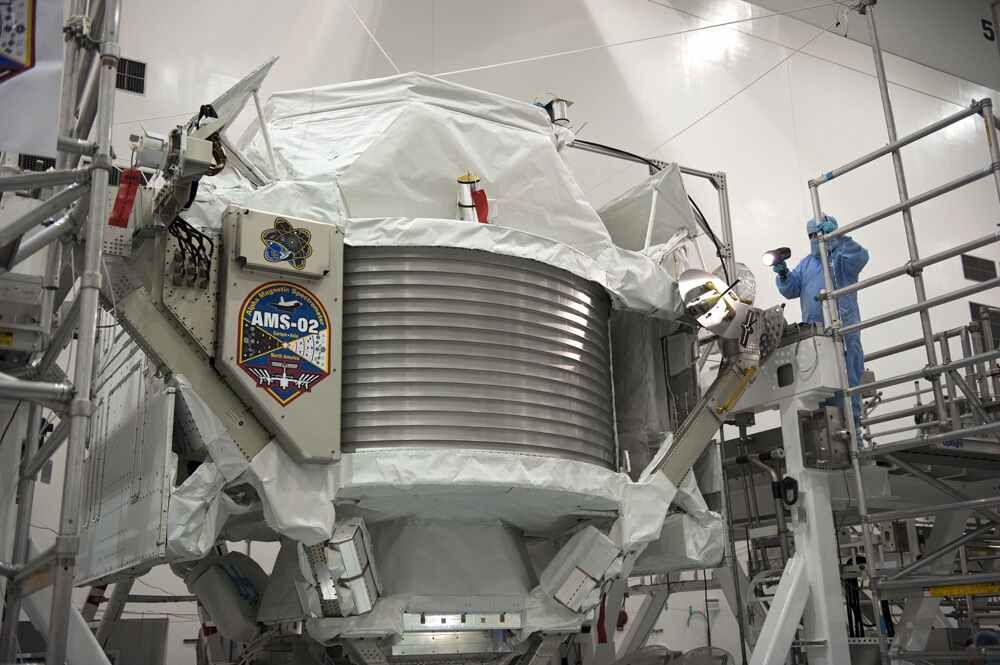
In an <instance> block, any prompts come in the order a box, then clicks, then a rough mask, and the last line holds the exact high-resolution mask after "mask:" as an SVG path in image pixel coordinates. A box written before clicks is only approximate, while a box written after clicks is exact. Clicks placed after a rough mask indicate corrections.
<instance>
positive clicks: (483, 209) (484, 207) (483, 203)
mask: <svg viewBox="0 0 1000 665" xmlns="http://www.w3.org/2000/svg"><path fill="white" fill-rule="evenodd" d="M472 202H473V203H474V204H475V205H476V217H478V218H479V223H480V224H489V218H490V203H489V201H487V200H486V190H483V189H475V190H473V191H472Z"/></svg>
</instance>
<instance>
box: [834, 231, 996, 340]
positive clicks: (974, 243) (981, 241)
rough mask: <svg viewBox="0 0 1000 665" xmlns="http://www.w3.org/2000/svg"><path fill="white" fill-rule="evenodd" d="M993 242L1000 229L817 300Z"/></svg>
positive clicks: (857, 288)
mask: <svg viewBox="0 0 1000 665" xmlns="http://www.w3.org/2000/svg"><path fill="white" fill-rule="evenodd" d="M995 242H1000V228H998V229H997V230H996V231H994V232H993V233H990V234H988V235H985V236H983V237H981V238H976V239H975V240H970V241H969V242H966V243H962V244H961V245H956V246H955V247H952V248H951V249H946V250H945V251H943V252H938V253H937V254H932V255H931V256H928V257H926V258H923V259H920V260H919V261H911V262H907V263H906V264H904V265H901V266H899V267H898V268H893V269H892V270H887V271H886V272H884V273H881V274H879V275H875V276H874V277H869V278H868V279H863V280H861V281H858V282H855V283H854V284H848V285H847V286H844V287H842V288H839V289H834V290H833V291H831V292H829V293H827V292H826V291H823V292H822V293H820V295H819V299H820V300H826V299H827V298H839V297H840V296H842V295H847V294H848V293H854V292H855V291H861V290H862V289H867V288H868V287H870V286H875V285H876V284H881V283H882V282H888V281H889V280H890V279H895V278H896V277H902V276H903V275H910V274H913V273H914V272H916V271H918V270H923V269H924V268H926V267H927V266H932V265H934V264H935V263H940V262H941V261H945V260H947V259H950V258H954V257H956V256H959V255H961V254H965V253H966V252H971V251H972V250H974V249H979V248H980V247H985V246H986V245H991V244H993V243H995ZM921 343H923V340H921Z"/></svg>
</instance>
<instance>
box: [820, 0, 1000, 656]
mask: <svg viewBox="0 0 1000 665" xmlns="http://www.w3.org/2000/svg"><path fill="white" fill-rule="evenodd" d="M872 5H874V1H873V0H868V1H866V2H863V3H861V6H860V8H859V11H860V12H861V13H862V14H865V15H866V19H867V23H868V34H869V39H870V42H871V48H872V54H873V56H874V61H875V71H876V77H877V80H878V87H879V92H880V94H881V98H882V107H883V110H884V113H885V123H886V129H887V132H888V138H889V143H888V145H886V146H885V147H883V148H880V149H878V150H875V151H873V152H871V153H868V154H867V155H864V156H862V157H859V158H858V159H855V160H854V161H852V162H850V163H848V164H845V165H844V166H841V167H839V168H836V169H833V170H831V171H828V172H827V173H824V174H823V175H821V176H820V177H818V178H815V179H813V180H811V181H809V191H810V195H811V200H812V208H813V215H814V219H817V220H819V219H822V215H823V212H822V205H821V203H820V196H819V188H820V186H822V185H824V184H826V183H828V182H830V181H832V180H834V179H836V178H839V177H841V176H843V175H846V174H848V173H850V172H852V171H854V170H855V169H857V168H859V167H861V166H863V165H865V164H868V163H871V162H873V161H875V160H877V159H879V158H882V157H886V156H889V157H891V159H892V163H893V169H894V171H895V176H896V185H897V189H898V192H899V203H897V204H894V205H891V206H889V207H887V208H884V209H882V210H879V211H877V212H874V213H872V214H869V215H867V216H865V217H862V218H861V219H858V220H856V221H854V222H851V223H850V224H845V225H844V226H842V227H840V228H839V229H836V230H834V231H833V232H831V233H828V234H825V235H824V234H822V233H820V234H819V249H820V258H821V261H822V264H823V275H824V280H825V286H826V288H825V290H824V292H823V293H822V294H821V296H820V297H821V299H822V300H823V302H824V314H825V317H826V324H827V326H828V328H829V330H830V332H831V333H832V334H833V336H834V338H835V339H836V340H838V341H839V342H841V343H842V342H843V337H844V335H847V334H850V333H852V332H857V331H860V330H862V329H865V328H870V327H873V326H877V325H881V324H883V323H886V322H889V321H894V320H896V319H899V318H901V317H904V316H908V315H911V314H918V315H919V317H920V325H921V331H922V333H923V334H922V337H921V338H920V339H918V340H915V341H913V342H908V343H905V344H901V345H898V346H897V347H894V348H891V349H887V350H884V351H882V352H878V353H876V354H870V355H869V356H866V361H868V360H873V359H876V358H882V357H887V356H890V355H894V354H896V353H901V352H903V351H906V350H910V349H914V348H920V347H923V348H924V350H925V352H926V356H927V365H926V366H925V367H924V368H922V369H919V370H916V371H913V372H907V373H904V374H900V375H897V376H893V377H889V378H886V379H880V380H878V381H870V382H868V383H864V384H862V385H856V386H850V385H849V382H848V378H847V367H846V362H845V361H844V359H843V357H841V359H840V362H839V374H840V381H841V388H842V391H843V394H844V396H845V405H846V399H847V398H848V397H849V396H853V395H857V394H865V393H868V392H870V391H874V390H878V389H880V388H883V387H886V386H893V385H900V384H905V383H908V382H910V381H914V380H919V379H925V380H927V381H928V382H929V383H930V389H929V390H926V391H925V390H921V389H920V388H919V385H918V387H917V390H916V391H914V392H913V393H910V394H909V395H908V396H913V397H917V398H918V399H919V397H920V396H921V395H923V394H929V395H930V397H931V402H930V404H929V405H928V406H926V407H925V406H923V405H921V406H920V409H921V410H925V411H926V410H929V411H930V412H931V413H932V414H933V416H934V420H933V421H932V422H931V423H925V425H927V426H926V427H924V428H923V429H925V430H926V431H925V432H924V433H922V434H921V435H920V436H916V437H913V438H911V439H906V440H903V441H894V442H892V443H886V444H876V443H875V442H874V441H869V445H861V441H860V434H859V432H858V431H857V428H856V425H855V422H854V419H853V418H845V421H846V422H847V423H848V427H847V430H848V434H849V437H850V452H851V466H852V470H853V473H854V480H855V485H856V490H857V507H858V511H859V513H860V516H861V520H862V542H863V545H864V551H865V556H866V558H867V560H868V561H869V562H870V566H869V569H870V570H869V572H870V580H871V584H870V593H871V599H872V604H873V607H874V608H876V609H877V608H879V607H880V606H881V603H880V593H881V592H882V591H890V590H898V589H913V590H920V589H924V588H927V587H928V586H933V585H938V586H940V585H946V584H954V583H958V582H961V583H962V584H970V583H974V582H975V583H984V582H996V581H1000V574H994V573H989V574H986V575H967V574H963V575H958V576H940V575H938V576H915V575H914V574H913V573H915V572H918V571H921V570H923V569H924V568H926V567H927V566H928V565H930V564H931V563H933V562H934V561H937V560H939V559H941V558H943V557H944V556H946V555H949V554H951V555H954V553H955V551H956V550H962V548H964V545H965V544H966V543H968V542H971V541H973V540H975V539H976V538H978V537H980V536H981V535H982V534H983V533H985V532H986V531H988V530H990V529H992V528H993V527H995V526H996V525H997V524H1000V513H998V512H997V511H996V510H994V509H993V508H992V507H991V506H993V505H995V503H996V502H993V501H983V500H975V499H972V498H971V497H969V496H967V495H965V494H964V493H962V492H960V491H958V490H956V489H954V488H953V487H951V486H950V485H948V484H946V483H944V482H942V481H941V480H939V479H938V478H935V477H934V476H933V475H931V474H928V473H926V472H925V471H922V470H921V469H919V468H917V467H915V466H914V465H912V464H910V463H908V462H906V461H904V460H902V459H900V458H899V457H898V456H897V453H900V452H905V451H910V450H915V449H918V448H925V447H927V446H929V445H931V444H934V443H939V442H945V441H952V440H960V439H963V438H966V437H974V436H979V435H987V434H991V433H995V432H997V431H998V430H1000V421H998V420H995V419H993V418H992V417H991V416H990V414H989V413H987V411H986V410H985V409H984V408H983V405H984V402H985V401H988V400H991V395H990V384H991V383H992V390H993V395H992V400H993V401H995V400H996V398H997V397H998V394H997V393H996V389H997V387H998V386H997V383H998V382H997V380H996V377H997V374H998V372H997V370H996V369H995V363H996V360H997V359H998V358H1000V351H997V350H993V348H992V340H991V339H989V337H988V335H989V332H988V331H987V332H986V333H982V332H980V335H982V336H983V337H982V339H981V341H980V343H979V344H978V345H973V344H972V343H971V332H970V329H969V328H964V329H958V330H957V331H949V332H948V333H945V334H935V332H934V330H933V328H932V326H931V320H930V315H929V311H928V310H930V309H931V308H933V307H937V306H939V305H942V304H944V303H948V302H953V301H955V300H958V299H961V298H965V297H967V296H970V295H973V294H976V293H979V292H982V291H985V290H988V289H992V288H996V287H998V286H1000V279H997V278H994V279H990V280H988V281H985V282H980V283H978V284H975V285H973V286H970V287H966V288H962V289H958V290H955V291H952V292H950V293H945V294H943V295H940V296H936V297H933V298H928V297H927V293H926V290H925V287H924V279H923V274H922V273H923V269H924V268H926V267H927V266H930V265H933V264H935V263H938V262H941V261H944V260H946V259H948V258H952V257H955V256H958V255H959V254H962V253H964V252H966V251H969V250H972V249H975V248H978V247H983V246H986V245H988V244H991V243H994V242H997V241H998V240H1000V234H997V233H991V234H988V235H986V236H983V237H981V238H977V239H974V240H970V241H968V242H965V243H962V244H960V245H958V246H956V247H954V248H952V249H949V250H947V251H944V252H940V253H938V254H934V255H932V256H929V257H926V258H923V259H921V258H920V253H919V251H918V248H917V242H916V235H915V233H914V228H913V218H912V210H913V208H915V207H916V206H918V205H920V204H922V203H925V202H927V201H930V200H932V199H935V198H937V197H939V196H942V195H944V194H947V193H948V192H952V191H954V190H957V189H959V188H961V187H964V186H966V185H969V184H971V183H973V182H976V181H978V180H982V179H984V178H990V177H992V178H993V180H994V182H995V184H996V188H997V195H998V197H1000V146H998V143H997V129H996V124H997V121H996V118H995V116H994V113H993V104H992V101H991V100H990V99H983V100H979V101H975V102H973V103H972V104H971V105H969V106H968V107H967V108H964V109H962V110H961V111H959V112H957V113H954V114H952V115H950V116H948V117H946V118H943V119H942V120H939V121H938V122H935V123H933V124H931V125H928V126H927V127H924V128H923V129H920V130H918V131H916V132H913V133H911V134H908V135H906V136H903V137H902V138H900V137H899V136H898V135H897V132H896V122H895V116H894V113H893V109H892V102H891V99H890V96H889V87H888V80H887V78H886V72H885V64H884V62H883V59H882V50H881V47H880V44H879V38H878V31H877V28H876V22H875V11H874V7H873V6H872ZM973 116H979V117H981V119H982V121H983V127H984V130H985V131H984V136H985V143H986V146H987V149H988V158H989V163H988V164H987V165H986V166H984V167H983V168H980V169H977V170H975V171H972V172H971V173H967V174H965V175H963V176H961V177H958V178H956V179H954V180H951V181H949V182H946V183H944V184H941V185H939V186H937V187H934V188H932V189H929V190H927V191H925V192H923V193H921V194H917V195H914V196H911V195H910V193H909V191H908V188H907V183H906V174H905V171H904V169H903V162H902V158H901V155H900V150H901V149H902V148H903V147H905V146H907V145H910V144H911V143H914V142H916V141H918V140H920V139H922V138H924V137H927V136H930V135H932V134H934V133H936V132H939V131H941V130H943V129H945V128H947V127H950V126H951V125H953V124H955V123H957V122H960V121H962V120H964V119H966V118H970V117H973ZM896 214H901V216H902V221H903V230H904V232H905V235H906V246H907V250H908V254H909V260H908V261H907V262H906V263H904V264H903V265H901V266H898V267H896V268H894V269H892V270H888V271H886V272H884V273H881V274H879V275H876V276H874V277H870V278H868V279H865V280H862V281H859V282H857V283H855V284H851V285H845V286H841V287H840V288H836V287H835V284H834V281H833V273H832V267H831V263H830V247H829V245H830V241H831V240H834V239H836V238H839V237H841V236H844V235H846V234H848V233H850V232H852V231H855V230H857V229H860V228H863V227H866V226H868V225H870V224H874V223H875V222H878V221H880V220H883V219H887V218H889V217H892V216H894V215H896ZM907 276H908V277H909V278H910V279H911V280H912V282H913V288H914V292H915V294H916V303H915V304H913V305H909V306H906V307H901V308H899V309H896V310H894V311H891V312H887V313H885V314H882V315H879V316H875V317H872V318H870V319H867V320H863V321H860V322H858V323H855V324H853V325H846V326H845V325H843V322H842V321H841V320H840V316H839V306H838V301H837V299H838V298H839V297H841V296H844V295H847V294H850V293H856V292H858V291H861V290H862V289H866V288H869V287H871V286H874V285H876V284H881V283H883V282H887V281H889V280H892V279H896V278H900V277H907ZM987 327H988V326H987ZM956 335H957V336H961V337H962V340H963V345H962V348H963V354H964V355H965V357H963V358H961V359H959V360H954V361H953V360H951V357H950V352H949V349H948V341H949V340H950V339H951V338H952V337H954V336H956ZM986 342H989V344H987V343H986ZM936 344H940V345H941V351H942V358H941V362H939V360H938V350H937V348H936ZM987 367H990V368H992V369H991V370H990V371H987V369H986V368H987ZM963 368H978V369H977V370H975V374H973V373H969V374H967V375H966V377H964V378H963V377H962V376H961V374H960V373H959V372H958V370H960V369H963ZM990 376H992V377H993V379H992V380H990V378H989V377H990ZM942 377H943V378H944V383H942ZM976 384H978V386H977V385H976ZM946 388H947V396H946V392H945V391H946ZM957 391H961V393H962V394H963V396H964V398H965V400H966V401H967V403H968V404H969V405H970V413H971V414H972V416H973V417H974V419H975V420H976V421H977V422H975V423H974V424H970V425H969V426H964V425H963V422H962V419H961V416H960V415H959V414H958V410H957V407H956V400H957V397H958V395H957ZM899 397H902V396H899ZM845 408H846V406H845ZM914 413H915V412H914V411H913V410H904V411H900V412H897V413H896V414H893V415H894V416H895V418H900V417H905V416H904V415H901V414H905V415H907V416H908V415H914ZM892 419H894V418H887V419H885V420H883V421H885V422H887V421H888V420H892ZM880 422H882V421H880ZM865 424H867V425H871V424H873V419H872V418H869V419H867V423H865ZM900 431H903V430H897V431H896V432H893V433H898V432H900ZM876 457H877V458H881V459H884V460H886V461H888V462H890V463H892V464H893V465H895V466H896V468H898V469H899V470H901V471H903V472H905V473H907V474H909V475H911V476H913V477H915V478H919V479H921V480H923V481H925V482H927V483H928V484H930V485H931V486H932V487H934V488H935V489H937V490H939V491H941V492H944V493H945V494H947V495H949V496H951V497H952V498H954V499H955V500H956V502H955V503H952V504H948V505H938V506H935V507H933V508H922V509H915V510H908V511H893V512H891V513H881V514H874V515H873V514H870V513H869V510H868V502H867V497H866V494H865V488H864V483H863V480H862V465H861V462H862V460H865V459H871V458H876ZM960 509H965V510H969V509H971V510H974V511H975V512H976V513H977V514H978V515H980V516H982V517H984V518H985V519H986V520H987V522H986V524H983V525H981V526H980V527H978V528H976V529H974V530H972V531H969V532H967V533H965V534H964V535H962V536H961V537H959V538H956V539H953V540H952V541H951V542H948V543H946V544H945V545H944V546H942V547H940V548H938V549H937V550H935V551H933V552H927V553H925V554H924V556H923V558H921V559H918V560H917V561H915V562H913V563H912V564H910V565H908V566H905V567H903V568H900V569H898V570H895V571H894V572H892V574H891V575H884V576H883V575H880V574H878V572H877V571H876V570H874V568H875V565H876V562H877V561H878V559H877V558H876V557H875V550H874V544H873V542H872V534H871V528H870V527H871V525H872V524H874V523H877V522H881V521H886V520H890V519H898V518H899V517H900V516H908V517H913V516H915V515H917V514H920V515H925V514H930V513H932V512H942V511H948V510H960ZM962 561H963V564H962V565H963V567H965V565H966V563H965V557H964V555H963V556H962ZM969 607H970V610H971V604H970V606H969ZM878 642H879V652H880V657H881V662H882V663H884V664H888V663H890V662H891V661H893V660H899V659H906V658H910V659H913V658H922V659H925V660H926V659H928V658H938V657H941V655H940V654H937V653H932V652H909V651H907V652H902V651H900V652H896V653H893V654H890V653H889V649H888V642H887V639H886V626H885V625H884V624H881V625H880V627H879V636H878ZM961 655H965V656H966V657H968V654H957V653H956V654H951V653H949V654H948V655H947V657H949V658H950V657H959V656H961Z"/></svg>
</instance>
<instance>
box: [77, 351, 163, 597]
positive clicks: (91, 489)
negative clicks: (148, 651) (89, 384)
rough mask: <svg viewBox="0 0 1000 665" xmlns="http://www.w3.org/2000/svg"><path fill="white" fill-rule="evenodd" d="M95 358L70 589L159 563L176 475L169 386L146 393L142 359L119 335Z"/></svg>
mask: <svg viewBox="0 0 1000 665" xmlns="http://www.w3.org/2000/svg"><path fill="white" fill-rule="evenodd" d="M103 360H104V361H105V362H104V367H103V371H102V373H101V375H99V377H98V380H97V383H96V385H98V386H99V388H98V393H97V400H96V406H95V411H94V416H93V418H92V420H91V434H90V450H89V454H88V456H87V459H86V460H85V462H84V468H83V478H84V481H83V482H84V487H83V492H82V500H81V504H80V554H79V558H78V560H77V569H76V583H77V584H78V585H83V584H93V583H97V582H98V581H101V580H108V579H113V578H114V577H116V576H119V575H120V574H122V573H127V574H132V573H134V572H136V571H142V570H144V569H147V568H149V567H152V566H155V565H157V564H159V563H163V561H164V560H165V555H166V540H167V538H166V529H167V508H168V501H169V497H170V487H171V483H172V482H173V478H174V474H175V471H176V469H175V467H176V461H175V460H174V459H173V456H172V453H171V439H172V436H173V422H174V391H173V389H167V390H164V391H158V390H153V389H151V388H150V386H149V382H148V381H147V368H148V361H147V359H146V357H145V354H143V353H142V352H141V351H140V350H139V349H138V347H136V346H135V345H134V344H133V343H131V342H130V341H128V340H127V338H126V339H122V340H120V341H119V343H118V344H115V345H112V348H110V349H108V353H107V354H105V357H104V359H103Z"/></svg>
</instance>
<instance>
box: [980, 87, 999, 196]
mask: <svg viewBox="0 0 1000 665" xmlns="http://www.w3.org/2000/svg"><path fill="white" fill-rule="evenodd" d="M981 113H982V114H983V123H984V125H985V126H986V144H987V146H988V147H989V150H990V162H991V163H992V164H993V182H994V183H996V187H997V198H1000V171H998V170H997V169H998V167H1000V145H998V144H997V138H998V137H997V126H996V118H995V117H994V115H993V100H991V99H984V100H983V108H982V111H981Z"/></svg>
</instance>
